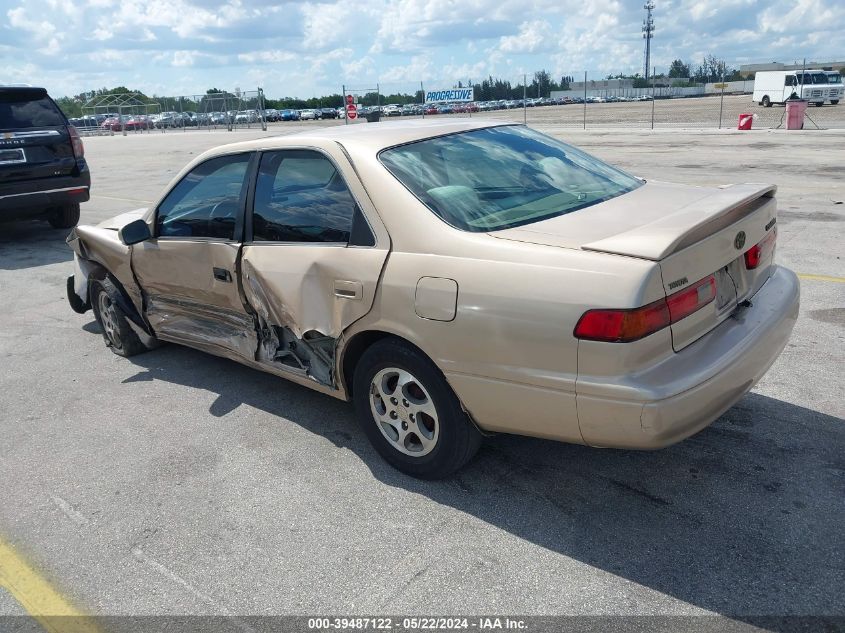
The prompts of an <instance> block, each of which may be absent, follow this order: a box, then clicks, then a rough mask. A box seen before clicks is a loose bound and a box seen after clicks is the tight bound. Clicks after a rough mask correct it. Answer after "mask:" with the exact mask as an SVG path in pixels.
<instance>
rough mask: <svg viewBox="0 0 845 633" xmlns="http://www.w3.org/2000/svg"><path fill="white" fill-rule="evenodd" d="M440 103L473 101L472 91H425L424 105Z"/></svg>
mask: <svg viewBox="0 0 845 633" xmlns="http://www.w3.org/2000/svg"><path fill="white" fill-rule="evenodd" d="M442 101H475V94H474V90H473V88H449V89H446V90H427V91H426V93H425V102H426V103H437V102H442Z"/></svg>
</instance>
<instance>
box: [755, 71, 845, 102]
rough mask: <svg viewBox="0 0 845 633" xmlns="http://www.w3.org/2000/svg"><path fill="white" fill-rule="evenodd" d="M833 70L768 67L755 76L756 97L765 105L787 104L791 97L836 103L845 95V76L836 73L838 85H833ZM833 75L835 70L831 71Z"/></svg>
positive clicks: (756, 99) (757, 100)
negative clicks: (844, 88)
mask: <svg viewBox="0 0 845 633" xmlns="http://www.w3.org/2000/svg"><path fill="white" fill-rule="evenodd" d="M828 72H830V71H824V70H805V71H803V72H802V71H800V70H764V71H759V72H758V73H757V74H756V75H755V76H754V94H753V96H752V99H753V100H754V101H756V102H757V103H759V104H760V105H761V106H765V107H767V108H768V107H770V106H771V105H772V104H773V103H780V104H783V103H785V102H786V100H787V99H789V97H790V96H792V95H795V96H796V97H800V98H802V99H806V100H807V101H809V102H810V103H812V104H815V105H817V106H820V105H822V104H823V103H824V102H825V101H830V102H831V103H832V104H834V105H836V104H837V103H839V100H840V99H841V98H842V92H843V89H842V78H841V77H839V73H835V75H836V76H835V77H833V78H834V79H836V80H838V83H837V84H833V85H831V84H830V75H829V74H828ZM831 74H833V73H831Z"/></svg>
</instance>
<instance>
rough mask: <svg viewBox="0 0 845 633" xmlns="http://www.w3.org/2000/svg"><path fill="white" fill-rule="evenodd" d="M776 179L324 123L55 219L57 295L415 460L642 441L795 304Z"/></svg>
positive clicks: (219, 154) (457, 134) (469, 136)
mask: <svg viewBox="0 0 845 633" xmlns="http://www.w3.org/2000/svg"><path fill="white" fill-rule="evenodd" d="M774 194H775V188H774V187H772V186H761V185H738V186H735V187H690V186H683V185H671V184H668V183H656V182H648V183H647V182H645V181H643V180H641V179H637V178H634V177H632V176H630V175H628V174H625V173H624V172H622V171H620V170H617V169H615V168H613V167H611V166H610V165H607V164H605V163H603V162H601V161H599V160H598V159H595V158H594V157H591V156H589V155H587V154H584V153H583V152H580V151H579V150H577V149H575V148H573V147H571V146H569V145H566V144H564V143H561V142H559V141H557V140H555V139H551V138H549V137H547V136H544V135H542V134H539V133H537V132H535V131H533V130H530V129H529V128H527V127H525V126H520V125H513V124H502V123H494V122H484V121H478V120H472V121H470V120H464V121H444V122H434V123H432V122H430V121H425V122H401V123H396V124H391V123H388V124H385V125H382V126H375V127H373V126H341V127H340V128H328V129H323V130H309V131H307V132H303V133H301V134H296V135H290V136H285V137H277V138H266V139H260V140H256V141H249V142H246V143H238V144H233V145H227V146H223V147H219V148H216V149H214V150H211V151H209V152H206V153H205V154H203V155H201V156H199V157H198V158H196V159H195V160H194V161H193V162H192V163H191V164H190V165H188V166H187V167H186V168H185V169H184V170H183V171H182V172H181V173H180V174H179V175H178V176H177V177H176V178H175V179H174V181H173V182H172V183H171V185H170V186H169V187H168V188H167V190H166V192H165V193H164V195H163V196H162V197H161V198H160V199H159V200H158V201H157V202H156V203H155V204H154V205H153V206H152V207H151V208H149V209H141V210H137V211H134V212H130V213H127V214H123V215H121V216H118V217H116V218H113V219H111V220H108V221H106V222H103V223H101V224H100V225H97V226H79V227H77V228H76V229H75V230H74V231H73V232H72V233H71V235H70V236H69V238H68V242H69V244H70V246H71V247H72V249H73V250H74V253H75V257H74V261H75V272H74V275H73V276H72V277H70V278H69V279H68V298H69V301H70V304H71V306H72V307H73V309H74V310H76V311H77V312H86V311H87V310H89V309H91V310H93V312H94V315H95V317H96V319H97V320H98V322H99V323H100V325H101V326H102V329H103V336H104V339H105V341H106V344H107V345H108V346H109V347H110V348H111V349H112V350H113V351H114V352H115V353H117V354H119V355H122V356H131V355H133V354H136V353H139V352H141V351H144V350H146V349H149V348H151V347H154V346H155V345H157V344H158V343H159V342H160V341H168V342H173V343H178V344H182V345H187V346H190V347H193V348H196V349H199V350H203V351H206V352H209V353H212V354H216V355H219V356H223V357H226V358H230V359H232V360H236V361H238V362H241V363H243V364H246V365H248V366H251V367H254V368H257V369H260V370H262V371H266V372H270V373H273V374H276V375H278V376H282V377H285V378H287V379H290V380H292V381H294V382H296V383H298V384H301V385H305V386H307V387H310V388H312V389H315V390H317V391H320V392H322V393H325V394H328V395H332V396H334V397H336V398H340V399H344V400H352V401H353V403H354V407H355V413H356V418H357V419H358V422H359V424H360V425H361V427H362V429H363V431H364V432H365V433H366V435H367V437H368V439H369V440H370V441H371V442H372V444H373V445H374V447H375V448H376V449H377V451H378V452H379V453H380V454H381V455H382V456H383V457H384V458H385V459H386V460H387V461H388V462H389V463H391V464H392V465H393V466H395V467H396V468H398V469H400V470H402V471H403V472H406V473H408V474H410V475H413V476H417V477H427V478H433V477H442V476H445V475H448V474H450V473H452V472H454V471H455V470H457V469H458V468H460V467H461V466H462V465H463V464H465V463H466V462H467V461H468V460H469V459H470V458H471V457H472V456H473V454H474V453H475V452H476V451H477V449H478V447H479V445H480V442H481V438H482V435H483V434H485V433H496V432H506V433H517V434H523V435H531V436H536V437H543V438H549V439H554V440H559V441H566V442H574V443H580V444H587V445H592V446H604V447H619V448H636V449H654V448H660V447H662V446H667V445H670V444H672V443H675V442H678V441H680V440H682V439H684V438H685V437H688V436H690V435H692V434H693V433H696V432H698V431H699V430H701V429H702V428H704V427H705V426H707V425H708V424H710V423H711V422H712V421H713V420H715V419H716V418H717V417H718V416H719V415H721V414H722V412H724V411H725V410H727V409H728V408H729V407H731V406H732V405H733V404H734V403H735V402H737V401H738V400H739V399H740V398H741V397H742V396H743V395H744V394H745V393H746V392H747V391H748V390H749V389H751V387H752V386H753V385H754V384H755V383H756V382H757V380H759V378H760V377H761V376H762V375H763V374H764V373H765V371H766V370H767V369H768V367H769V366H770V365H771V364H772V363H773V362H774V361H775V359H776V358H777V356H778V355H779V354H780V351H781V350H782V349H783V347H784V346H785V345H786V342H787V340H788V338H789V335H790V332H791V330H792V326H793V325H794V322H795V319H796V316H797V310H798V300H799V288H798V282H797V279H796V277H795V275H794V274H793V273H791V272H790V271H788V270H786V269H784V268H782V267H779V266H777V265H775V264H774V247H775V241H776V234H777V227H776V202H775V199H774Z"/></svg>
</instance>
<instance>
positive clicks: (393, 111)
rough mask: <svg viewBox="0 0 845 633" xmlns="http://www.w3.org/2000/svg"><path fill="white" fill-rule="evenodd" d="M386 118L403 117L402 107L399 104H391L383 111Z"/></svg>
mask: <svg viewBox="0 0 845 633" xmlns="http://www.w3.org/2000/svg"><path fill="white" fill-rule="evenodd" d="M381 113H382V115H384V116H402V106H400V105H399V104H398V103H389V104H387V105H386V106H384V107H383V108H382V110H381Z"/></svg>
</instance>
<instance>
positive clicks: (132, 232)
mask: <svg viewBox="0 0 845 633" xmlns="http://www.w3.org/2000/svg"><path fill="white" fill-rule="evenodd" d="M117 237H118V238H120V241H121V242H123V243H124V244H126V246H132V245H133V244H138V243H139V242H144V241H146V240H148V239H150V238H151V237H152V235H150V227H149V226H147V223H146V222H144V221H143V220H135V221H133V222H130V223H129V224H127V225H126V226H124V227H123V228H122V229H120V230H119V231H118V232H117Z"/></svg>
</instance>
